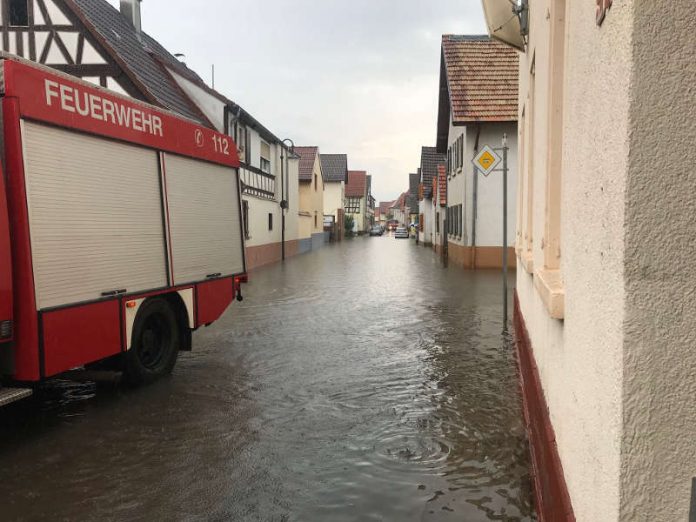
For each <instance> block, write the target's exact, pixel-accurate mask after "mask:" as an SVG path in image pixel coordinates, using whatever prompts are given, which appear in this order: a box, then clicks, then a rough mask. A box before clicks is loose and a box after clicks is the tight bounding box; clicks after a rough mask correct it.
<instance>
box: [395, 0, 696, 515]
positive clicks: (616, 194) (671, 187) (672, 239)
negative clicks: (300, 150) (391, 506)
mask: <svg viewBox="0 0 696 522" xmlns="http://www.w3.org/2000/svg"><path fill="white" fill-rule="evenodd" d="M484 6H485V8H486V9H487V14H489V15H490V14H491V13H494V14H495V13H496V10H497V12H498V13H499V15H500V17H499V20H494V21H491V20H489V27H490V30H491V33H492V34H493V35H494V36H495V37H496V40H493V39H491V38H489V37H488V36H455V35H445V36H443V38H442V49H441V69H440V70H441V73H440V93H439V111H438V123H437V137H436V143H435V146H434V147H423V149H422V151H421V162H420V168H419V169H418V171H417V173H416V174H417V178H418V216H417V222H418V229H419V230H418V239H419V241H420V242H421V243H422V244H423V245H426V246H432V247H433V248H434V249H435V250H436V251H437V252H438V253H441V254H442V255H447V256H448V259H449V261H450V263H449V265H450V269H453V268H452V267H453V266H454V267H457V266H460V267H464V268H487V267H500V266H501V264H502V255H501V254H502V249H504V248H507V249H508V250H509V254H510V255H509V256H508V258H509V259H510V267H511V268H512V267H517V270H516V279H517V284H516V292H515V300H514V333H515V341H516V342H515V346H516V355H517V362H518V368H519V377H520V388H521V391H522V398H523V403H524V404H523V405H524V408H523V411H524V416H525V423H526V427H527V434H528V437H529V442H530V455H531V470H532V474H531V475H532V480H533V483H534V493H535V495H534V496H535V501H536V507H537V510H538V516H539V519H540V520H553V521H557V520H558V521H574V520H583V521H597V520H606V521H624V520H626V521H629V520H631V521H633V520H655V521H657V520H660V521H663V520H664V521H668V520H669V521H672V520H696V478H694V477H696V450H694V448H695V446H694V444H693V441H694V435H693V434H694V432H695V431H696V408H694V403H693V397H694V393H695V391H696V385H695V384H694V383H695V382H696V380H695V379H694V374H695V373H696V351H695V350H694V340H695V339H696V326H695V325H696V292H694V291H693V287H694V277H693V271H692V270H690V269H691V268H692V267H693V266H694V259H696V246H694V245H696V242H694V241H693V239H694V238H695V237H696V221H695V220H694V219H693V216H694V214H695V213H696V197H695V196H696V194H695V190H694V187H695V186H696V185H695V184H694V175H693V165H694V164H695V163H696V149H695V148H694V147H693V143H694V142H695V141H696V125H694V116H695V110H694V105H693V101H694V96H693V86H694V85H695V84H696V66H695V65H694V64H695V63H696V61H694V59H693V56H694V53H693V50H694V49H696V32H695V31H694V30H693V28H694V27H695V26H696V14H695V12H694V10H693V6H692V5H690V3H689V2H673V1H670V0H651V1H650V2H639V1H638V0H614V1H613V2H610V1H602V0H598V1H597V2H575V1H572V2H571V1H570V0H525V1H521V2H508V0H499V1H495V0H491V1H487V2H484ZM515 24H517V25H515ZM511 35H512V36H511ZM504 137H506V138H507V146H508V159H509V166H510V170H509V179H508V181H509V184H508V194H507V196H508V201H509V209H508V223H507V227H508V229H509V230H510V231H511V233H510V234H509V241H508V242H507V244H504V243H503V240H502V229H503V221H502V220H503V218H502V215H503V213H502V207H503V187H502V176H501V175H500V173H499V172H492V173H490V174H489V175H488V176H484V175H483V174H482V173H481V171H480V170H479V169H478V168H477V167H475V166H474V165H473V163H472V159H473V158H474V157H475V155H476V154H477V153H478V152H479V151H481V150H482V147H483V146H485V145H488V146H490V147H492V148H498V149H501V148H502V146H503V138H504ZM410 181H411V176H409V190H408V191H406V192H405V193H404V194H407V193H408V194H410V193H411V188H412V185H411V184H410ZM404 194H402V197H400V198H399V200H397V201H398V202H399V204H400V205H401V206H399V208H400V209H401V210H402V213H401V214H400V217H401V218H402V219H405V215H406V213H409V214H410V213H412V210H411V209H412V208H414V207H413V206H412V205H413V202H409V203H408V204H407V203H406V201H408V198H407V197H406V198H405V197H403V196H404ZM391 207H392V202H389V203H387V204H385V209H390V208H391ZM391 211H392V213H393V210H391ZM394 215H396V214H394ZM409 219H411V218H409Z"/></svg>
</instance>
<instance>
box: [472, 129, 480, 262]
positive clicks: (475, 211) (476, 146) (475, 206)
mask: <svg viewBox="0 0 696 522" xmlns="http://www.w3.org/2000/svg"><path fill="white" fill-rule="evenodd" d="M480 137H481V125H477V126H476V141H475V142H474V156H473V157H476V154H478V149H479V138H480ZM477 214H478V169H477V168H476V166H474V193H473V208H472V216H471V268H472V269H476V215H477Z"/></svg>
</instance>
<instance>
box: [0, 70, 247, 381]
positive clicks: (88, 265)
mask: <svg viewBox="0 0 696 522" xmlns="http://www.w3.org/2000/svg"><path fill="white" fill-rule="evenodd" d="M0 76H1V80H2V81H1V89H0V90H1V94H2V125H3V129H2V134H3V146H2V157H3V160H4V161H3V167H4V175H3V176H1V177H0V346H1V347H2V349H1V350H2V355H3V357H0V364H2V365H3V367H2V368H0V369H2V370H3V373H4V374H6V375H9V376H10V377H11V378H12V379H14V380H16V381H38V380H41V379H44V378H47V377H51V376H53V375H57V374H60V373H62V372H65V371H67V370H70V369H72V368H75V367H78V366H81V365H84V364H87V363H91V362H95V361H98V360H101V359H104V358H107V357H110V356H112V355H116V354H118V353H120V352H125V351H127V350H129V349H130V348H131V345H132V339H131V336H132V332H133V324H134V321H135V319H136V317H137V314H138V310H139V308H140V306H141V305H142V303H143V302H144V301H145V299H147V298H148V297H151V296H154V295H162V296H165V295H166V296H167V298H168V299H171V300H172V302H176V303H177V305H176V306H179V307H180V308H181V310H182V313H181V314H180V318H181V320H182V321H184V322H185V323H186V325H185V326H186V327H187V328H189V329H195V328H197V327H199V326H201V325H205V324H209V323H211V322H213V321H215V320H216V319H217V318H219V317H220V315H221V314H222V313H223V312H224V310H225V309H226V308H227V307H228V305H229V304H230V303H231V302H232V300H233V298H234V296H235V294H236V293H237V292H238V291H239V285H240V283H241V281H243V280H245V278H246V276H245V273H246V264H245V258H244V237H243V234H242V223H241V198H240V182H239V175H238V167H239V158H238V157H237V147H236V145H235V143H234V142H233V141H232V139H231V138H230V137H229V136H225V135H222V134H219V133H217V132H214V131H212V130H211V129H208V128H205V127H202V126H200V125H198V124H196V123H194V122H191V121H189V120H186V119H183V118H181V117H178V116H176V115H173V114H171V113H169V112H166V111H162V110H159V109H157V108H155V107H153V106H150V105H147V104H144V103H141V102H138V101H137V100H133V99H130V98H126V97H123V96H120V95H118V94H116V93H113V92H110V91H107V90H105V89H101V88H98V87H95V86H92V85H91V84H88V83H85V82H82V81H80V80H77V79H75V78H71V77H68V76H66V75H63V74H60V73H57V72H55V71H52V70H50V69H47V68H44V67H42V66H37V65H35V64H31V63H28V62H25V61H20V60H15V59H10V58H5V59H2V60H0ZM184 311H185V313H184ZM3 330H4V332H3ZM8 354H9V357H8ZM8 361H10V363H9V364H8Z"/></svg>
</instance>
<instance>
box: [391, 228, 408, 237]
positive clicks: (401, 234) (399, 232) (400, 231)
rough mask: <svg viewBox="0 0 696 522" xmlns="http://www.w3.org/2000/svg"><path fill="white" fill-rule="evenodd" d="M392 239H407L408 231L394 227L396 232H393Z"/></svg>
mask: <svg viewBox="0 0 696 522" xmlns="http://www.w3.org/2000/svg"><path fill="white" fill-rule="evenodd" d="M394 237H395V238H396V239H408V238H409V233H408V229H406V227H396V231H395V232H394Z"/></svg>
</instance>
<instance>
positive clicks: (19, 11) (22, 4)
mask: <svg viewBox="0 0 696 522" xmlns="http://www.w3.org/2000/svg"><path fill="white" fill-rule="evenodd" d="M10 25H14V26H16V27H27V26H28V25H29V8H28V7H27V0H10Z"/></svg>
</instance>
